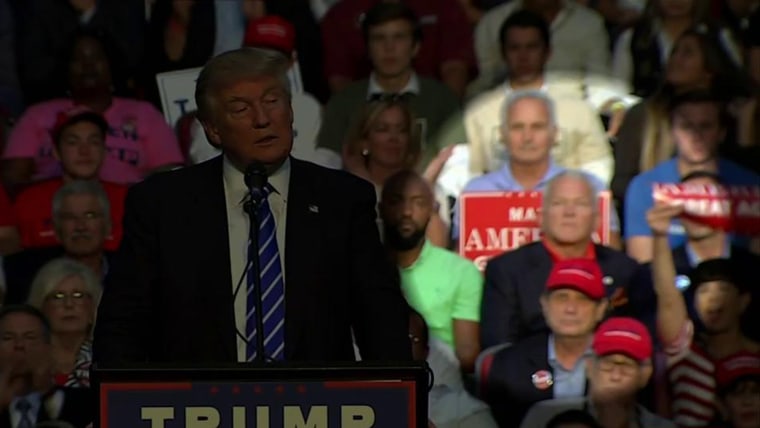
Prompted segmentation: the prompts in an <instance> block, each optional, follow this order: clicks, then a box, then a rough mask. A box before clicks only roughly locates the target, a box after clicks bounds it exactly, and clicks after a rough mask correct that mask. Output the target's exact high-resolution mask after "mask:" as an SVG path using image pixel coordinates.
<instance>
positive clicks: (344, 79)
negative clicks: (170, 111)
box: [0, 0, 760, 428]
mask: <svg viewBox="0 0 760 428" xmlns="http://www.w3.org/2000/svg"><path fill="white" fill-rule="evenodd" d="M200 67H203V70H202V71H201V72H200V74H199V76H198V79H197V82H196V87H195V88H193V89H192V90H193V91H194V93H193V92H190V93H187V94H186V97H187V98H188V99H189V98H194V99H195V104H194V105H196V108H195V109H193V110H192V111H189V112H185V114H184V115H183V117H182V118H180V119H179V120H178V121H176V122H170V121H169V119H167V117H168V115H167V114H165V113H167V112H162V111H161V109H162V108H163V107H164V106H165V101H166V100H165V99H162V97H166V93H165V91H163V88H162V87H161V86H160V83H159V82H158V80H157V79H156V75H157V74H160V73H165V72H171V71H178V70H186V69H194V68H200ZM759 102H760V1H758V0H598V1H595V2H588V1H584V0H400V1H380V0H310V1H297V0H224V1H221V0H216V1H214V0H145V1H142V0H0V153H1V158H0V180H1V182H2V185H0V305H2V306H1V307H0V427H5V426H8V427H10V428H33V427H35V426H39V427H42V426H53V425H45V424H49V423H51V422H55V421H57V422H61V423H67V424H69V425H70V426H74V427H77V428H80V427H82V428H84V427H86V426H88V425H89V424H90V423H91V422H92V418H93V415H94V410H93V408H92V406H93V403H94V399H93V397H92V396H91V390H90V367H91V366H92V364H93V361H95V362H104V363H119V362H134V361H143V362H144V361H152V362H162V363H166V362H172V363H183V364H184V363H190V364H213V363H221V362H230V361H238V362H244V361H253V360H256V359H257V355H256V354H257V353H258V352H260V351H261V350H258V349H254V348H253V347H252V342H253V340H252V338H253V337H255V336H256V335H257V334H259V333H261V332H258V331H257V327H256V326H255V325H254V323H252V321H251V315H250V314H251V311H252V310H253V309H252V306H250V305H252V303H251V301H250V299H248V298H247V297H246V294H247V295H249V296H250V294H251V290H252V288H250V287H254V284H253V283H254V282H255V281H252V280H251V279H250V277H251V275H249V274H250V273H251V271H250V257H252V256H250V255H249V251H251V247H249V244H250V242H249V235H248V231H249V227H250V226H249V224H248V216H254V215H261V216H263V217H261V218H262V219H269V218H271V219H272V221H271V222H269V229H266V228H264V224H265V223H267V221H263V222H262V224H261V228H260V231H259V239H262V236H263V240H260V250H259V256H258V257H259V259H260V260H261V264H262V274H261V279H260V280H259V286H261V287H264V286H266V287H267V289H266V290H267V292H266V293H265V295H266V296H269V299H267V298H264V299H263V300H264V302H263V304H264V305H266V306H265V308H266V309H265V310H266V312H267V313H268V314H269V313H273V314H275V316H274V317H272V318H271V319H273V320H274V322H273V323H272V324H273V325H272V326H269V325H268V324H267V325H264V326H262V327H263V328H265V330H266V331H267V332H268V333H267V336H266V337H267V344H268V345H267V349H266V354H267V358H270V359H272V360H286V361H294V362H299V361H335V362H340V361H349V360H353V361H355V360H380V361H382V360H405V359H409V360H411V359H416V360H425V361H427V363H428V364H429V366H430V368H431V370H432V372H433V375H434V376H433V379H434V381H433V384H432V386H431V389H430V391H429V408H428V413H429V419H430V426H435V427H438V428H454V427H464V428H490V427H510V428H511V427H520V426H521V427H526V428H543V427H554V428H557V427H565V428H568V427H590V428H596V427H603V428H620V427H628V426H632V427H633V426H635V427H639V428H654V427H679V428H681V427H705V428H760V283H758V280H757V277H754V274H753V273H752V272H754V271H755V269H756V267H757V266H760V227H757V226H756V224H757V223H758V222H760V212H757V211H758V209H757V208H754V211H752V209H751V208H750V209H747V211H750V213H749V214H747V215H748V216H749V217H750V218H751V216H752V215H754V216H755V217H754V218H755V220H754V221H755V227H746V224H743V226H742V227H739V226H736V225H737V224H738V223H737V222H733V223H730V224H728V223H725V222H723V223H721V222H715V221H711V220H714V218H713V219H711V218H706V217H709V215H708V216H704V215H703V216H700V215H695V214H694V212H693V207H690V206H688V204H687V203H685V202H684V201H683V200H682V199H678V198H676V197H674V196H673V195H672V194H671V193H662V192H659V191H658V190H657V189H658V188H661V187H662V186H671V187H672V189H681V190H682V189H687V188H693V189H697V188H699V189H712V191H713V192H714V194H713V196H715V194H721V195H734V196H736V195H738V194H740V193H741V194H742V195H744V196H746V195H750V196H749V197H750V203H753V204H754V205H752V206H755V207H757V206H758V204H760V197H758V195H760V126H759V125H758V124H760V105H758V103H759ZM251 162H257V163H262V164H263V165H264V167H265V170H266V173H267V175H268V184H267V187H266V189H265V193H264V194H263V196H262V198H263V199H262V201H263V202H261V201H259V202H257V203H256V204H254V205H255V206H256V207H255V209H257V210H260V211H257V212H254V211H253V209H251V208H249V206H250V199H248V202H245V203H244V201H246V200H247V199H246V198H252V197H253V194H252V193H251V189H248V188H246V182H245V181H244V179H243V177H244V174H243V172H244V171H245V170H246V167H247V166H248V165H249V164H250V163H251ZM689 186H691V187H689ZM733 188H741V189H743V191H742V192H743V193H742V192H735V193H732V192H731V191H729V190H730V189H733ZM716 189H717V190H716ZM488 192H526V193H529V192H538V193H540V195H541V202H540V209H539V210H538V218H537V219H536V222H537V231H538V232H540V233H538V234H537V235H536V236H535V238H536V239H535V240H531V241H532V242H526V243H525V244H524V245H520V246H519V247H517V248H514V249H510V250H508V251H503V252H501V253H500V254H496V255H494V256H493V257H490V258H489V259H488V260H487V262H486V263H485V264H484V265H482V266H481V265H479V264H477V263H474V262H473V260H470V259H468V258H467V257H465V256H466V254H465V252H464V251H463V250H462V249H463V248H466V247H467V246H468V245H469V244H470V242H469V238H468V236H467V235H464V233H466V231H467V227H466V222H467V220H466V219H465V213H467V212H469V213H471V211H467V204H465V203H464V200H465V198H463V195H477V194H482V193H488ZM603 192H609V194H610V195H611V205H610V206H609V210H608V211H605V212H602V210H601V209H600V205H599V203H598V200H599V195H600V194H602V193H603ZM752 195H754V196H752ZM702 196H704V195H702ZM752 197H754V198H755V199H751V198H752ZM712 201H714V200H712ZM721 201H722V200H721ZM721 201H719V202H721ZM722 202H725V201H722ZM725 203H728V204H729V205H730V204H731V203H733V202H732V201H730V200H729V201H728V202H725ZM244 207H245V208H244ZM753 212H754V214H752V213H753ZM286 214H287V221H286ZM734 214H735V213H734ZM601 223H605V224H604V226H606V228H607V229H608V230H609V236H608V239H606V240H605V241H604V242H600V241H599V240H598V239H597V238H598V236H597V235H598V234H597V233H596V232H597V230H598V229H599V227H600V224H601ZM272 225H274V227H272ZM286 225H287V234H286V233H285V229H286V227H285V226H286ZM750 226H751V225H750ZM286 247H287V251H286ZM479 268H482V269H479ZM245 278H248V280H247V281H246V280H244V279H245ZM220 284H222V285H223V286H222V287H220V286H219V285H220ZM228 284H231V286H229V285H228ZM241 287H243V290H246V289H247V290H248V293H243V292H240V291H241ZM269 287H271V288H269ZM286 289H287V293H286V292H285V290H286ZM269 305H271V309H270V306H269ZM285 314H287V315H285ZM280 318H281V319H280ZM277 321H280V322H279V323H278V322H277ZM270 329H271V330H270ZM220 331H222V332H224V333H223V334H222V333H220ZM270 348H271V349H270ZM259 357H260V356H259ZM69 425H60V426H69Z"/></svg>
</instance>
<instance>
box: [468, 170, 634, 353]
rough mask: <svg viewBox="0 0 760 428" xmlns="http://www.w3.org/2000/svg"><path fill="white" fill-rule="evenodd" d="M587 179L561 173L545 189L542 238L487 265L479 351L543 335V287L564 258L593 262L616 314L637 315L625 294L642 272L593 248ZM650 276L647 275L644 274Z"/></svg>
mask: <svg viewBox="0 0 760 428" xmlns="http://www.w3.org/2000/svg"><path fill="white" fill-rule="evenodd" d="M590 180H591V179H590V178H589V177H588V175H587V174H585V173H581V172H576V171H564V172H561V173H559V174H558V175H557V176H555V177H554V178H553V179H552V180H550V181H549V183H548V184H547V186H546V190H545V191H544V194H543V204H542V207H541V211H540V213H539V222H540V224H541V232H542V234H543V237H542V239H541V241H540V242H533V243H529V244H526V245H523V246H522V247H520V248H518V249H516V250H513V251H509V252H506V253H504V254H502V255H500V256H497V257H494V258H493V259H491V260H490V261H489V262H488V264H487V265H486V270H485V276H486V285H485V289H484V290H483V302H482V306H481V317H480V335H481V341H482V346H483V348H484V349H485V348H488V347H491V346H495V345H499V344H503V343H514V342H516V341H518V340H520V339H522V338H525V337H527V336H530V335H533V334H535V333H539V332H543V331H546V330H547V325H546V321H545V319H544V315H543V313H542V310H541V305H540V303H539V302H540V300H541V294H542V293H543V292H544V287H543V284H546V280H547V278H548V277H549V272H550V271H551V270H552V267H553V266H554V265H555V264H556V263H558V262H560V261H562V260H565V259H574V258H583V259H590V260H595V261H596V262H597V263H598V264H599V266H600V268H601V271H602V275H603V276H602V283H603V284H604V291H605V293H606V294H607V297H608V298H609V299H610V306H611V307H612V312H613V314H615V315H620V316H635V314H633V313H632V312H633V311H634V310H639V308H637V306H638V305H635V304H634V303H635V302H629V301H628V300H629V290H630V291H633V290H635V289H636V288H637V286H638V285H639V284H640V283H641V282H643V281H647V279H646V277H645V276H644V275H643V274H644V273H645V271H644V270H641V269H639V265H638V263H636V261H635V260H633V259H631V258H630V257H628V256H626V255H625V254H624V253H622V252H620V251H617V250H614V249H612V248H609V247H606V246H603V245H599V244H595V243H594V242H593V240H592V238H591V235H592V232H593V230H594V228H595V226H596V223H597V222H598V221H599V220H598V218H599V217H598V216H599V213H598V210H597V208H596V207H597V205H596V203H595V201H596V200H597V195H596V189H595V187H594V184H593V182H591V181H590ZM646 273H648V272H646Z"/></svg>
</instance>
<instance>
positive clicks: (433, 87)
mask: <svg viewBox="0 0 760 428" xmlns="http://www.w3.org/2000/svg"><path fill="white" fill-rule="evenodd" d="M417 78H418V79H419V82H420V95H426V96H427V95H429V96H432V97H440V96H441V95H444V96H445V97H446V98H451V99H454V100H456V99H457V98H456V95H454V92H452V91H451V89H449V87H448V86H446V85H445V84H444V83H443V82H441V81H439V80H436V79H431V78H429V77H424V76H417Z"/></svg>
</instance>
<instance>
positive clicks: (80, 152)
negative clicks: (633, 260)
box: [56, 121, 105, 180]
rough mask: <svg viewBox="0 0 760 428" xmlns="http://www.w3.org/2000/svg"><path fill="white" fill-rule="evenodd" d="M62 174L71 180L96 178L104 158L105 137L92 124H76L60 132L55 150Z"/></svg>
mask: <svg viewBox="0 0 760 428" xmlns="http://www.w3.org/2000/svg"><path fill="white" fill-rule="evenodd" d="M56 154H57V156H58V159H59V160H60V161H61V165H62V166H63V173H64V174H65V175H66V176H68V177H69V178H71V179H73V180H92V179H94V178H97V176H98V170H99V169H100V165H101V164H102V163H103V157H104V156H105V136H104V135H103V133H102V132H101V131H100V128H98V127H97V125H95V124H94V123H92V122H86V121H83V122H78V123H75V124H73V125H71V126H68V127H67V128H65V129H64V130H63V132H61V136H60V141H59V143H58V147H57V150H56Z"/></svg>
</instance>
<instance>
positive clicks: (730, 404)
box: [717, 353, 760, 428]
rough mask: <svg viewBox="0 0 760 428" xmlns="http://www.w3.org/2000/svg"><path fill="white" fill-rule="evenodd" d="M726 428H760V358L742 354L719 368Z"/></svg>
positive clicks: (719, 388) (721, 405)
mask: <svg viewBox="0 0 760 428" xmlns="http://www.w3.org/2000/svg"><path fill="white" fill-rule="evenodd" d="M717 385H718V399H719V400H720V407H721V410H722V412H723V419H725V420H726V424H725V427H726V428H760V354H757V353H755V354H751V353H740V354H738V355H737V356H735V357H733V358H727V359H726V360H724V361H722V362H721V363H720V365H719V366H718V367H717Z"/></svg>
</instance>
